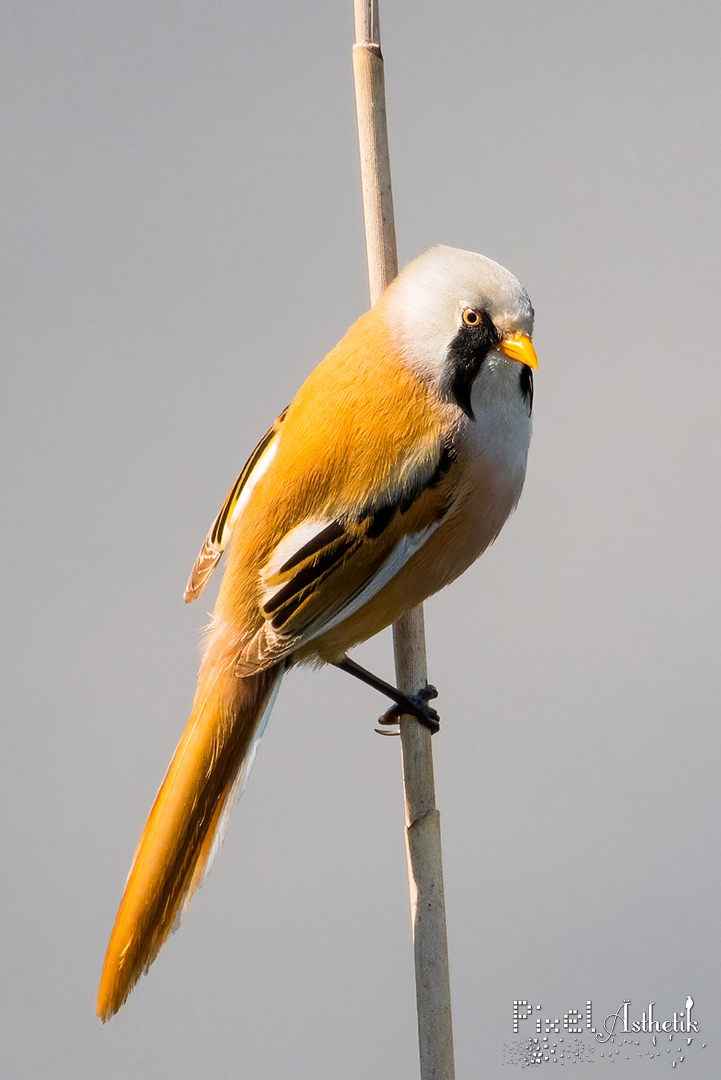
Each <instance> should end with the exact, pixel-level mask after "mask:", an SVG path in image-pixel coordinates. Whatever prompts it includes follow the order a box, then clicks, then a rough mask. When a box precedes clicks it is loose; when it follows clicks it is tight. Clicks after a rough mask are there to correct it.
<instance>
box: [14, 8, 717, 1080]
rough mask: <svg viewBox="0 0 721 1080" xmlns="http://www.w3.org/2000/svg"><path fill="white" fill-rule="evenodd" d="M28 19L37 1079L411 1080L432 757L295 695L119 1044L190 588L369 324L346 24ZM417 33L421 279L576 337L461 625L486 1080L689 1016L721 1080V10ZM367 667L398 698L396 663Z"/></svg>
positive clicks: (504, 19) (345, 689)
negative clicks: (493, 270)
mask: <svg viewBox="0 0 721 1080" xmlns="http://www.w3.org/2000/svg"><path fill="white" fill-rule="evenodd" d="M0 18H1V21H2V30H1V35H0V36H1V39H2V44H1V45H0V49H1V54H0V72H1V73H2V74H1V76H0V79H1V85H0V107H1V109H2V134H1V139H2V147H3V164H2V174H1V183H2V207H3V208H2V213H3V231H4V237H5V238H4V241H3V244H2V254H1V258H2V301H1V302H2V307H3V311H2V385H3V390H2V402H3V408H2V440H3V447H4V464H3V469H2V474H1V476H0V483H1V484H2V507H3V513H2V539H3V563H2V565H3V604H2V627H3V644H2V654H3V660H4V668H5V675H4V678H3V681H2V686H3V696H4V698H5V703H4V709H3V712H4V735H3V745H4V752H3V754H2V777H1V778H0V798H1V799H2V829H3V834H4V835H3V848H2V885H1V888H2V917H1V923H0V935H1V936H2V942H1V950H2V952H1V955H2V961H1V964H0V981H1V985H2V998H3V1000H2V1003H1V1005H0V1025H1V1028H2V1032H1V1035H0V1068H1V1070H2V1072H3V1075H4V1076H8V1077H13V1078H15V1077H17V1078H23V1080H24V1078H26V1077H27V1078H30V1077H32V1078H35V1077H51V1078H58V1080H60V1078H66V1077H67V1078H73V1080H85V1078H88V1080H90V1078H92V1080H106V1078H107V1080H115V1078H124V1080H125V1078H130V1077H132V1078H148V1080H156V1078H158V1080H165V1078H174V1080H182V1078H185V1077H198V1076H208V1077H213V1078H215V1077H217V1078H226V1077H227V1078H231V1077H232V1078H235V1077H241V1078H253V1080H271V1078H273V1080H276V1078H279V1077H290V1076H292V1077H298V1078H308V1080H310V1078H313V1080H315V1078H320V1077H333V1078H335V1077H344V1078H349V1080H356V1078H358V1080H360V1078H367V1077H371V1076H372V1077H379V1078H380V1077H383V1078H400V1077H410V1078H412V1077H414V1076H415V1075H416V1069H417V1065H416V1034H415V1016H414V990H413V974H412V957H411V949H410V945H409V925H408V900H407V886H406V881H405V858H404V850H403V838H402V803H401V791H400V780H399V760H398V758H399V749H398V745H397V742H396V741H393V740H390V739H380V738H378V737H377V736H376V735H374V734H373V720H374V719H375V717H376V716H377V714H378V712H379V711H380V709H381V708H382V707H384V706H383V703H382V701H381V700H380V699H379V698H378V696H377V695H374V694H373V692H372V691H370V690H367V689H365V688H363V687H361V686H360V685H355V684H351V683H349V681H348V680H347V679H346V678H345V676H343V675H341V674H340V673H339V672H335V671H323V672H300V673H294V674H293V675H292V676H291V677H290V678H289V679H288V680H287V681H286V683H285V685H284V687H283V691H282V693H281V698H280V700H279V702H278V706H277V708H276V711H275V714H274V716H273V718H272V722H271V724H270V725H269V729H268V732H267V735H266V738H265V740H264V744H263V747H262V749H261V753H260V756H259V760H258V763H257V764H256V767H255V770H254V773H253V775H252V778H251V781H250V784H249V786H248V790H247V792H246V794H245V796H244V798H243V801H242V803H241V804H240V806H239V807H238V808H237V809H236V812H235V815H234V818H233V821H232V825H231V829H230V832H229V835H228V838H227V840H226V843H225V847H224V850H223V852H222V853H221V856H220V857H219V859H218V861H217V864H216V866H215V869H214V871H213V874H212V876H211V879H210V881H209V882H208V884H207V885H206V887H205V888H204V889H203V890H202V891H201V892H200V893H199V894H198V895H197V897H196V898H195V900H194V901H193V904H192V905H191V909H190V910H189V912H188V914H187V916H186V918H185V920H184V924H183V927H182V929H181V931H180V933H179V934H178V935H176V936H175V937H174V938H172V939H171V941H170V942H169V943H168V944H167V945H166V946H165V948H164V950H163V952H162V953H161V956H160V958H159V959H158V961H157V962H156V964H155V965H154V967H153V969H152V972H151V974H150V975H149V976H148V977H146V978H145V979H143V980H142V982H141V984H140V986H139V987H138V988H137V989H136V990H135V992H134V994H133V995H132V997H131V998H130V1000H129V1002H128V1004H127V1005H126V1006H125V1008H124V1009H123V1010H122V1012H121V1013H120V1015H119V1016H118V1017H117V1018H116V1019H115V1020H113V1021H112V1023H111V1024H110V1025H109V1026H107V1027H102V1026H101V1025H100V1023H99V1022H98V1021H97V1020H96V1019H95V1018H94V1014H93V1005H94V995H95V989H96V984H97V979H98V975H99V971H100V965H101V962H102V957H103V953H104V949H105V945H106V941H107V936H108V934H109V931H110V928H111V925H112V920H113V917H114V914H115V910H116V906H117V903H118V901H119V898H120V894H121V891H122V887H123V883H124V880H125V875H126V873H127V870H128V866H129V863H130V859H131V857H132V853H133V850H134V847H135V843H136V841H137V838H138V835H139V832H140V829H141V827H142V825H143V822H144V819H145V815H146V813H147V810H148V809H149V806H150V803H151V801H152V798H153V795H154V793H155V791H156V789H157V786H158V784H159V782H160V780H161V778H162V776H163V772H164V769H165V767H166V765H167V763H168V761H169V759H170V756H171V753H172V750H173V748H174V745H175V743H176V741H177V739H178V737H179V735H180V732H181V730H182V727H183V725H184V722H185V718H186V715H187V711H188V708H189V705H190V701H191V697H192V692H193V686H194V678H195V669H196V664H197V652H196V650H197V638H198V632H199V629H200V627H201V626H202V625H203V623H204V622H205V621H206V616H205V610H206V609H207V608H208V606H209V602H208V601H207V600H206V597H203V602H201V603H200V604H198V605H196V606H195V607H193V608H190V609H186V608H184V607H183V604H182V591H183V587H184V584H185V581H186V578H187V574H188V571H189V569H190V566H191V564H192V562H193V559H194V557H195V555H196V552H197V549H198V547H199V545H200V542H201V541H202V539H203V536H204V534H205V531H206V529H207V527H208V526H209V524H210V522H211V520H212V519H213V517H214V515H215V513H216V511H217V509H218V506H219V504H220V501H221V500H222V497H223V495H224V493H225V491H226V489H227V487H228V486H229V484H230V483H231V482H232V480H233V479H234V477H235V475H236V473H237V471H238V470H239V468H240V466H241V465H242V463H243V461H244V460H245V457H246V455H247V454H248V452H249V451H250V449H251V448H252V447H253V446H254V444H255V442H256V441H257V439H258V438H259V436H260V435H261V434H262V433H263V432H264V430H265V429H266V426H267V425H268V423H269V422H270V420H272V418H273V417H274V416H275V415H276V413H277V412H278V411H279V410H280V409H281V408H282V407H283V406H284V405H285V404H286V403H287V402H288V400H289V399H290V398H291V396H292V395H293V393H294V391H295V389H296V388H297V386H298V384H299V383H300V381H301V380H302V379H303V378H304V376H305V375H306V374H307V372H308V371H309V370H310V369H311V368H312V367H313V366H314V364H315V363H316V362H317V361H318V360H319V359H320V358H321V357H322V356H323V354H324V353H325V352H326V351H327V350H328V349H329V348H330V347H331V346H332V345H333V344H334V343H335V341H336V340H337V339H338V337H339V336H340V335H341V334H342V333H343V331H344V330H345V328H346V327H347V325H348V324H349V323H350V322H351V321H352V320H353V319H354V318H355V317H356V316H357V315H358V314H359V313H360V312H361V311H362V310H364V308H365V307H366V305H367V285H366V276H365V262H364V258H365V256H364V250H363V233H362V222H361V212H360V195H359V179H358V164H357V150H356V145H355V130H354V123H355V120H354V106H353V91H352V81H351V71H350V59H349V50H350V41H351V37H352V17H351V11H350V0H348V2H344V3H330V2H326V3H318V2H316V3H311V4H306V5H300V4H297V3H295V4H294V3H291V2H289V0H285V2H284V0H278V2H275V3H272V4H271V3H263V4H260V3H258V4H252V5H251V4H247V3H246V4H242V3H228V2H225V0H221V2H216V3H207V2H203V3H201V2H200V0H195V2H193V0H176V2H172V3H171V2H170V0H166V2H163V0H143V2H142V3H140V2H139V0H123V2H119V0H106V2H102V0H93V2H90V0H84V2H83V0H77V2H70V0H58V2H54V3H48V2H43V0H35V2H33V3H29V2H25V3H22V2H15V3H13V2H10V0H7V2H6V3H4V4H3V5H2V8H1V9H0ZM382 24H383V43H384V54H385V58H386V67H387V92H388V106H389V124H390V137H391V150H392V164H393V174H394V184H395V200H396V211H397V228H398V238H399V247H400V257H401V262H405V261H407V260H408V259H410V258H412V257H413V256H415V255H416V254H418V253H419V252H421V251H422V250H424V249H425V248H427V247H428V246H430V245H431V244H434V243H437V242H445V243H450V244H454V245H459V246H463V247H468V248H472V249H475V250H478V251H482V252H485V253H486V254H488V255H490V256H492V257H494V258H496V259H498V260H499V261H500V262H502V263H504V264H505V265H507V266H508V267H509V268H511V269H512V270H513V271H514V272H515V273H516V274H517V275H518V276H519V277H520V279H521V280H522V281H523V283H524V284H525V285H526V287H527V288H528V290H529V292H530V294H531V297H532V299H533V301H534V304H535V306H536V310H537V333H536V338H535V341H536V346H537V350H538V354H539V358H540V370H539V373H538V378H537V398H536V402H537V404H536V424H535V436H534V442H533V445H532V453H531V459H530V466H529V471H528V479H527V485H526V491H525V494H524V496H523V499H522V501H521V505H520V508H519V510H518V512H517V514H516V515H515V517H514V518H513V519H512V520H511V522H510V523H509V525H508V526H507V527H506V529H505V530H504V532H503V534H502V536H501V538H500V539H499V541H498V543H497V544H496V546H495V547H494V548H493V549H492V550H491V551H490V552H488V553H487V554H486V555H485V556H484V558H483V559H482V560H481V562H480V563H479V564H478V565H477V566H476V567H474V568H473V569H472V570H471V571H470V572H469V573H468V574H467V575H466V576H465V578H464V579H463V580H462V581H461V582H459V583H456V585H455V586H453V587H452V588H450V589H449V590H447V591H446V592H445V593H444V594H442V595H440V596H438V597H436V598H435V599H433V600H432V601H431V602H430V603H429V604H428V605H427V624H428V639H429V653H430V658H431V661H430V667H431V676H432V679H433V680H434V681H435V682H436V683H437V684H438V685H439V687H440V688H441V691H442V697H441V699H440V708H441V711H442V715H443V717H444V721H445V725H444V729H443V732H442V734H441V735H439V736H438V737H437V738H436V739H435V741H434V749H435V754H436V773H437V786H438V797H439V803H440V807H441V810H442V815H443V838H444V845H445V869H446V890H447V901H448V914H449V934H450V948H451V965H452V980H453V993H454V1006H455V1031H456V1044H457V1062H458V1074H459V1077H479V1076H483V1077H486V1076H487V1077H492V1078H495V1077H499V1076H504V1075H508V1074H509V1067H507V1066H504V1065H502V1062H503V1060H504V1059H503V1053H502V1050H503V1043H504V1042H506V1041H509V1040H510V1038H511V1035H512V1032H511V1006H512V1002H513V1000H514V999H516V998H519V997H521V998H527V999H529V1000H531V1001H532V1002H534V1003H536V1002H537V1003H542V1004H543V1008H544V1015H548V1014H549V1013H550V1014H552V1015H554V1016H555V1015H559V1012H560V1011H561V1010H562V1011H567V1010H568V1009H569V1008H581V1009H582V1008H583V1007H584V1004H585V1001H586V1000H587V999H588V998H591V999H592V1000H593V1001H594V1008H595V1009H596V1018H597V1019H598V1018H599V1016H600V1014H601V1013H603V1014H605V1013H609V1012H612V1011H615V1010H616V1009H617V1008H618V1006H619V1005H620V1004H621V1002H622V1000H623V998H631V1000H632V1002H633V1005H632V1011H633V1013H634V1014H638V1015H640V1012H641V1010H642V1009H643V1008H646V1006H647V1003H648V1002H649V1001H650V1000H653V1001H655V1002H656V1003H657V1010H658V1012H660V1013H661V1014H663V1017H664V1018H665V1017H669V1016H671V1014H672V1012H673V1010H675V1009H679V1008H682V1007H683V1004H684V1002H685V998H686V995H687V994H689V993H690V994H692V996H693V997H694V999H695V1002H696V1006H695V1010H694V1016H695V1018H696V1019H697V1020H698V1021H699V1022H700V1024H701V1037H702V1041H704V1042H708V1046H707V1048H706V1049H705V1050H701V1048H700V1042H699V1041H698V1040H697V1041H696V1042H695V1043H694V1045H693V1046H692V1047H691V1048H690V1050H689V1052H688V1054H687V1056H686V1061H684V1062H683V1063H682V1064H681V1065H680V1066H679V1067H678V1068H677V1069H676V1070H675V1073H677V1074H678V1075H688V1076H694V1077H704V1078H705V1077H708V1078H712V1077H716V1076H718V1075H719V1069H720V1068H721V1045H720V1043H719V1023H718V1016H719V1010H720V1008H721V1002H720V1001H719V991H718V976H717V973H718V965H719V957H718V947H717V946H718V926H717V922H718V920H717V917H716V911H717V896H718V893H719V871H718V837H717V835H716V834H717V831H718V828H717V820H718V795H717V792H718V784H719V779H718V777H719V760H720V758H721V754H720V747H719V735H718V723H717V713H718V702H719V699H720V697H721V685H720V683H721V670H720V668H719V663H718V640H719V629H720V627H719V586H720V584H721V580H720V576H721V575H720V569H719V560H718V557H717V547H718V539H717V537H718V530H719V524H720V523H721V519H720V514H719V500H718V488H719V449H720V446H719V444H720V442H721V435H720V433H719V424H718V411H719V395H720V393H721V365H720V364H719V340H718V336H719V335H718V314H717V312H718V270H719V265H718V264H719V226H720V217H719V199H718V192H719V165H720V163H721V155H720V152H719V140H718V134H717V123H718V114H719V104H720V102H719V80H718V44H719V30H720V29H721V25H720V24H721V14H720V9H719V6H718V4H717V3H711V2H709V3H701V2H694V3H688V4H680V3H671V2H668V0H665V2H661V0H657V2H654V3H650V2H640V0H631V2H629V0H624V2H620V0H618V2H617V0H602V2H600V3H595V4H591V3H588V2H579V0H573V2H572V0H503V2H500V0H494V2H484V3H482V4H479V3H477V2H472V0H452V2H451V0H449V2H445V3H440V2H437V3H430V2H424V3H415V4H409V3H403V2H401V0H383V2H382ZM359 655H360V657H361V658H363V657H365V659H366V660H367V662H368V663H370V664H372V665H374V666H375V667H376V668H377V669H378V670H379V671H380V672H383V673H386V674H387V675H390V673H391V671H392V667H391V661H390V642H389V636H388V634H385V635H382V636H381V638H380V639H378V640H376V641H374V642H372V643H370V644H369V645H368V646H366V647H365V648H364V649H363V650H360V651H359ZM639 1049H640V1050H643V1051H644V1053H645V1052H646V1050H647V1049H648V1046H647V1044H644V1045H643V1046H642V1047H640V1048H639ZM674 1049H675V1046H674ZM597 1054H598V1051H597ZM667 1058H668V1055H666V1060H659V1059H658V1058H657V1059H656V1060H654V1061H651V1059H650V1058H648V1057H643V1058H641V1059H637V1060H635V1061H628V1062H627V1061H625V1060H624V1058H623V1056H621V1055H618V1056H617V1061H616V1063H615V1064H614V1070H612V1072H613V1071H615V1075H616V1076H617V1077H626V1076H627V1077H630V1078H635V1077H645V1076H647V1075H648V1076H650V1075H652V1074H653V1075H660V1072H662V1071H664V1070H665V1072H666V1074H667V1075H671V1073H670V1064H669V1061H668V1060H667ZM607 1064H608V1058H607V1057H606V1058H604V1060H603V1061H601V1060H600V1059H599V1061H598V1062H597V1063H596V1064H595V1065H594V1066H591V1065H584V1066H583V1067H582V1068H581V1069H580V1070H579V1073H580V1075H584V1073H583V1069H586V1070H588V1069H591V1070H593V1071H594V1074H595V1073H598V1072H599V1070H601V1071H603V1068H605V1066H606V1065H607ZM602 1067H603V1068H602ZM510 1072H511V1074H512V1075H515V1073H514V1072H513V1069H511V1070H510Z"/></svg>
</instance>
